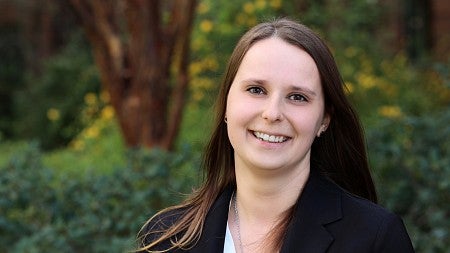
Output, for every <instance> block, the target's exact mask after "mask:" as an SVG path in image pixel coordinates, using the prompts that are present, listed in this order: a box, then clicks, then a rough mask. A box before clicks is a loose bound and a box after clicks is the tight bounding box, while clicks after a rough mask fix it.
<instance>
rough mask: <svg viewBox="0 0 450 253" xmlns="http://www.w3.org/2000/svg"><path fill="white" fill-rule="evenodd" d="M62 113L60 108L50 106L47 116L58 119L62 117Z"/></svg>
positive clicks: (54, 119) (53, 119)
mask: <svg viewBox="0 0 450 253" xmlns="http://www.w3.org/2000/svg"><path fill="white" fill-rule="evenodd" d="M60 116H61V115H60V113H59V110H58V109H56V108H50V109H48V111H47V118H48V119H49V120H50V121H57V120H58V119H59V118H60Z"/></svg>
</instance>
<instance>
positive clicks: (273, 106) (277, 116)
mask: <svg viewBox="0 0 450 253" xmlns="http://www.w3.org/2000/svg"><path fill="white" fill-rule="evenodd" d="M261 116H262V118H263V119H265V120H267V121H269V122H276V121H282V120H283V104H282V102H281V99H278V98H277V97H271V98H268V99H267V100H266V103H265V106H264V109H263V111H262V114H261Z"/></svg>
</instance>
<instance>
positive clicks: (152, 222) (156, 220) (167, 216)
mask: <svg viewBox="0 0 450 253" xmlns="http://www.w3.org/2000/svg"><path fill="white" fill-rule="evenodd" d="M185 212H186V208H172V209H167V210H163V211H161V212H159V213H157V214H156V215H155V216H153V217H152V218H150V219H149V220H148V221H147V223H145V225H144V226H143V227H142V229H141V230H140V231H139V234H138V241H139V247H145V246H148V245H150V244H151V243H153V242H155V241H156V240H158V239H159V238H160V236H161V235H162V234H163V233H164V232H165V231H166V230H168V229H169V228H171V227H172V226H173V225H174V224H176V223H177V222H178V221H179V220H180V219H181V218H182V217H183V215H184V213H185ZM169 246H170V242H169V241H166V242H162V243H161V244H159V245H158V246H157V248H159V247H162V248H167V247H169ZM152 249H153V248H152Z"/></svg>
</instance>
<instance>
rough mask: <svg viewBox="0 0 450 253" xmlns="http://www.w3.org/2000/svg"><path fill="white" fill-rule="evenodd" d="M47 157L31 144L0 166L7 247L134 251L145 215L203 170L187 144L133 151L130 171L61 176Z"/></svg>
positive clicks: (2, 234) (2, 240) (1, 223)
mask: <svg viewBox="0 0 450 253" xmlns="http://www.w3.org/2000/svg"><path fill="white" fill-rule="evenodd" d="M41 157H42V154H41V153H40V152H39V149H38V148H37V147H36V145H30V146H29V147H28V148H27V149H26V150H24V151H23V152H21V154H20V155H18V156H16V157H13V158H12V159H11V161H10V162H9V163H8V164H7V165H6V166H4V167H3V168H1V172H2V173H1V174H0V196H2V198H1V201H0V213H1V216H0V252H125V251H127V250H131V249H133V248H134V243H135V242H134V240H135V236H136V233H137V231H138V230H139V229H140V227H141V226H142V225H143V224H144V222H145V220H146V219H147V218H148V217H149V216H150V215H152V214H154V213H155V212H156V211H157V210H159V209H161V208H162V207H165V206H168V205H170V204H173V203H176V202H179V201H180V197H181V194H179V193H180V192H184V191H186V189H188V187H187V186H188V185H189V187H192V184H195V181H192V180H191V179H192V176H189V175H194V174H195V168H198V158H197V157H196V156H195V155H193V154H192V153H191V152H190V151H189V149H188V148H186V149H184V150H182V151H180V152H178V153H176V154H175V153H165V152H162V151H160V150H152V151H145V150H135V151H130V152H129V154H128V158H129V161H130V162H129V165H128V166H127V167H126V168H122V169H120V170H116V171H114V172H113V173H110V174H107V175H98V174H97V173H92V174H89V173H86V174H83V175H79V176H78V177H74V176H72V175H70V176H64V175H63V174H61V173H54V171H53V169H50V168H47V167H45V166H43V164H42V161H41ZM56 175H58V176H56Z"/></svg>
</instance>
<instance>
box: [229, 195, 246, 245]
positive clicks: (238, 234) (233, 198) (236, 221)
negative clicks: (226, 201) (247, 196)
mask: <svg viewBox="0 0 450 253" xmlns="http://www.w3.org/2000/svg"><path fill="white" fill-rule="evenodd" d="M231 199H232V201H233V208H234V223H235V225H236V228H237V236H238V240H239V250H240V251H241V253H244V247H243V246H242V239H241V226H240V222H239V212H238V209H237V200H236V191H235V192H233V196H232V198H231Z"/></svg>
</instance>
